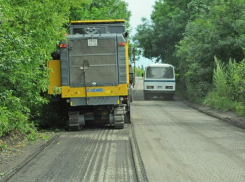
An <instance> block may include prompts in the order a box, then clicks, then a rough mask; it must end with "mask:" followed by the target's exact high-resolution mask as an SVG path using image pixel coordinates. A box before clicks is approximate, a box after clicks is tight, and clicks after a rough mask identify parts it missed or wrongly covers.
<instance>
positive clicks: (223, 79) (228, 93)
mask: <svg viewBox="0 0 245 182" xmlns="http://www.w3.org/2000/svg"><path fill="white" fill-rule="evenodd" d="M215 65H216V68H215V70H214V76H213V85H214V87H213V89H212V90H211V91H210V92H209V93H208V94H207V96H206V98H205V101H204V104H206V105H208V106H212V107H214V108H216V109H220V110H224V111H228V110H232V111H235V112H236V113H237V114H238V115H245V97H244V93H245V81H244V78H245V73H244V71H245V70H244V69H245V60H243V61H242V62H240V63H236V62H235V61H231V60H230V61H229V63H228V64H224V63H222V62H221V61H219V60H218V59H215Z"/></svg>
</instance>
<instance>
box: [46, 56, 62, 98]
mask: <svg viewBox="0 0 245 182" xmlns="http://www.w3.org/2000/svg"><path fill="white" fill-rule="evenodd" d="M47 64H48V68H49V69H50V72H49V74H50V77H49V82H50V84H49V89H48V94H54V88H55V87H61V76H60V60H51V61H48V63H47Z"/></svg>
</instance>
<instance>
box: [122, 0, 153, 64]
mask: <svg viewBox="0 0 245 182" xmlns="http://www.w3.org/2000/svg"><path fill="white" fill-rule="evenodd" d="M124 1H125V2H127V3H128V9H129V10H130V11H131V19H130V25H131V27H132V28H133V31H132V32H131V34H135V33H136V31H135V28H136V27H137V25H139V24H141V23H142V21H141V18H142V17H146V18H147V19H150V16H151V12H152V10H153V8H152V6H153V5H154V4H155V1H156V0H124ZM151 63H153V62H152V61H151V60H149V59H147V58H144V57H141V58H140V60H139V61H137V62H136V67H138V66H141V65H143V66H144V67H145V66H146V65H148V64H151Z"/></svg>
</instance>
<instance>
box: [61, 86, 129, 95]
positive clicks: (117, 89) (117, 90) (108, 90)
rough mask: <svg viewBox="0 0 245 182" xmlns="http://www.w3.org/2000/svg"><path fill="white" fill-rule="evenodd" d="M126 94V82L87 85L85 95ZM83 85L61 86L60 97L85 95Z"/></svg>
mask: <svg viewBox="0 0 245 182" xmlns="http://www.w3.org/2000/svg"><path fill="white" fill-rule="evenodd" d="M126 95H128V86H127V84H120V85H118V86H108V87H107V86H101V87H99V86H97V87H87V97H108V96H126ZM85 96H86V94H85V87H76V88H72V87H70V86H62V95H61V97H62V98H71V97H85Z"/></svg>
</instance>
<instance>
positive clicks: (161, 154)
mask: <svg viewBox="0 0 245 182" xmlns="http://www.w3.org/2000/svg"><path fill="white" fill-rule="evenodd" d="M142 89H143V80H142V79H138V83H137V85H136V87H135V89H134V90H135V95H134V98H135V100H134V103H133V107H132V113H133V117H132V120H133V125H134V130H135V133H136V138H137V143H138V146H139V150H140V154H141V158H142V160H143V163H144V167H145V170H146V175H147V177H148V180H149V181H150V182H155V181H171V182H172V181H176V182H177V181H195V182H196V181H207V182H210V181H212V182H214V181H223V182H224V181H227V182H231V181H232V182H234V181H239V182H240V181H245V131H244V130H242V129H238V128H236V127H234V126H231V125H228V124H227V123H224V122H223V121H221V120H218V119H215V118H213V117H210V116H208V115H206V114H203V113H201V112H199V111H197V110H195V109H192V108H190V107H187V106H186V105H185V104H183V103H182V102H179V101H164V100H157V99H152V100H150V101H148V100H147V101H144V100H143V93H142Z"/></svg>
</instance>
